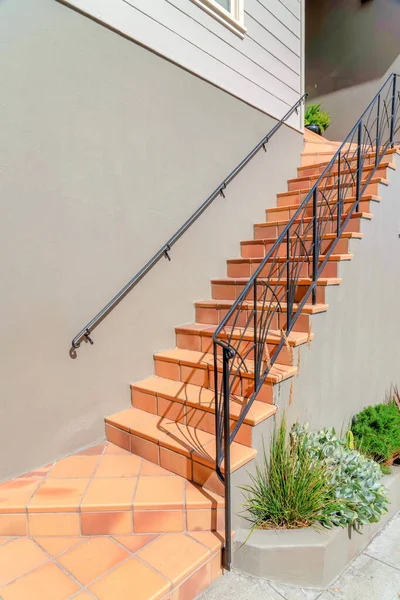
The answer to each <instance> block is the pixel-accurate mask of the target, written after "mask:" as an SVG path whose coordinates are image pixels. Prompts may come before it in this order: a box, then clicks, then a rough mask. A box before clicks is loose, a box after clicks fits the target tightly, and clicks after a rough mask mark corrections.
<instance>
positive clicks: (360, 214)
mask: <svg viewBox="0 0 400 600" xmlns="http://www.w3.org/2000/svg"><path fill="white" fill-rule="evenodd" d="M373 216H374V215H373V214H372V213H369V212H354V213H353V214H352V215H351V217H350V218H351V219H358V218H360V219H369V220H370V219H372V218H373ZM313 218H314V217H300V218H298V219H295V220H294V221H293V223H300V222H301V221H303V222H304V223H310V222H311V221H312V220H313ZM292 219H293V217H290V218H287V219H282V220H279V221H262V222H261V223H255V225H254V227H271V226H274V225H278V226H282V225H287V224H288V223H289V221H291V220H292ZM321 219H322V221H331V220H332V217H331V216H330V215H329V216H328V215H327V216H324V217H320V220H321Z"/></svg>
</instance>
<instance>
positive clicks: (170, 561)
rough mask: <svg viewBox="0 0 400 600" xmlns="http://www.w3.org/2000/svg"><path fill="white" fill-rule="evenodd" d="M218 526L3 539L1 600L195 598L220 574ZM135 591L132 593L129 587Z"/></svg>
mask: <svg viewBox="0 0 400 600" xmlns="http://www.w3.org/2000/svg"><path fill="white" fill-rule="evenodd" d="M222 545H223V535H222V534H221V533H220V532H211V531H204V532H203V531H199V532H197V531H193V532H190V533H164V534H160V535H158V534H155V535H147V536H146V535H140V534H132V535H114V536H111V535H105V536H97V537H93V536H88V537H82V538H77V537H71V536H67V535H65V536H57V537H53V538H49V537H46V536H34V537H26V536H24V537H21V538H17V539H16V538H14V537H4V538H2V539H1V540H0V561H1V564H2V570H1V574H0V595H1V597H2V598H4V600H11V599H14V600H33V599H34V598H35V599H40V600H44V599H45V598H46V599H51V600H66V599H67V598H74V599H76V600H90V599H96V598H98V599H100V598H101V599H102V600H125V599H126V598H128V597H129V598H135V599H136V600H139V599H140V600H149V599H150V598H151V599H152V600H158V599H161V600H172V598H173V599H174V600H193V599H194V598H195V597H197V595H198V594H199V593H201V592H202V591H203V590H204V589H205V588H206V587H207V586H209V585H210V584H211V583H212V582H213V581H214V580H215V579H216V578H217V577H218V576H219V575H221V573H222V569H221V549H222ZM129 590H134V594H133V595H132V594H131V593H129Z"/></svg>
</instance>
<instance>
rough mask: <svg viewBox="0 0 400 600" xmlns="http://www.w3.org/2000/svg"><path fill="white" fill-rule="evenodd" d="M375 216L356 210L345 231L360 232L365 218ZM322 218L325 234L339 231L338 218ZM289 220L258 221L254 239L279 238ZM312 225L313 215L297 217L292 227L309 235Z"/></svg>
mask: <svg viewBox="0 0 400 600" xmlns="http://www.w3.org/2000/svg"><path fill="white" fill-rule="evenodd" d="M373 216H374V215H373V214H372V213H369V212H354V213H353V214H352V215H351V217H350V219H349V222H348V223H347V225H346V228H345V231H344V232H345V233H347V232H360V231H361V224H362V221H363V220H368V221H370V220H371V219H372V218H373ZM320 220H321V221H323V222H324V223H326V226H325V228H324V231H323V232H322V234H323V235H326V234H329V233H336V231H337V223H336V219H332V217H331V216H329V217H324V218H322V219H321V218H320ZM289 221H290V219H285V220H284V221H274V222H272V221H269V222H268V223H267V222H266V221H264V222H262V223H256V224H255V225H254V239H256V240H259V239H265V238H274V239H277V238H278V237H279V236H280V235H281V233H282V232H283V231H284V230H285V228H286V226H287V224H288V223H289ZM312 225H313V217H304V218H303V219H301V218H299V219H295V220H294V222H293V225H292V226H291V227H293V231H294V230H295V228H296V231H297V232H298V234H299V235H306V236H308V235H311V234H312Z"/></svg>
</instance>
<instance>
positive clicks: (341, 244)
mask: <svg viewBox="0 0 400 600" xmlns="http://www.w3.org/2000/svg"><path fill="white" fill-rule="evenodd" d="M362 237H363V234H362V233H359V232H351V231H350V232H344V233H343V234H342V235H341V236H340V240H339V241H338V242H337V244H336V246H335V252H336V253H337V254H348V252H349V245H350V241H349V240H351V239H361V238H362ZM336 239H337V235H336V233H328V234H326V235H324V236H322V240H321V252H322V253H323V254H324V253H325V252H326V250H327V249H329V248H330V247H331V246H332V244H333V242H334V241H336ZM290 242H291V244H292V245H293V246H294V251H296V249H297V248H298V247H299V246H300V247H301V248H302V249H303V244H304V247H305V248H307V250H308V249H309V248H312V244H313V237H312V235H307V236H304V237H303V238H302V244H300V242H299V239H298V238H297V237H295V236H292V237H291V238H290ZM275 243H276V238H275V239H274V238H266V239H261V240H246V241H242V242H240V249H241V256H242V258H260V257H261V258H263V257H264V256H266V255H267V254H268V252H270V251H271V250H272V247H273V246H274V244H275ZM285 255H286V246H285V244H281V246H280V247H279V248H278V249H277V251H276V256H285Z"/></svg>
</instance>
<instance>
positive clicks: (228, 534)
mask: <svg viewBox="0 0 400 600" xmlns="http://www.w3.org/2000/svg"><path fill="white" fill-rule="evenodd" d="M222 357H223V367H222V395H223V401H224V461H225V465H224V474H225V553H224V567H225V569H226V570H227V571H230V570H231V562H232V518H231V439H230V418H229V416H230V415H229V359H230V354H229V350H228V348H225V347H224V348H223V355H222Z"/></svg>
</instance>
